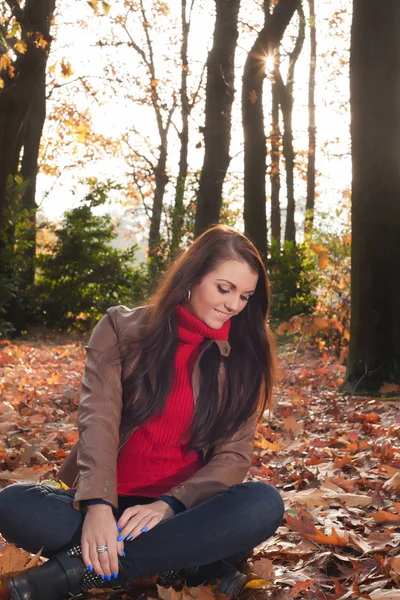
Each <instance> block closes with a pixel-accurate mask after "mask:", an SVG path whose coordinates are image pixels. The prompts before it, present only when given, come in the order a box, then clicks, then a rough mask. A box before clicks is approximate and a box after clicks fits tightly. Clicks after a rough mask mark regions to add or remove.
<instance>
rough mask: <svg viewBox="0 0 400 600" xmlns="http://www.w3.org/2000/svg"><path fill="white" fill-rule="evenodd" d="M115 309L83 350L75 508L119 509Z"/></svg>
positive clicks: (119, 386)
mask: <svg viewBox="0 0 400 600" xmlns="http://www.w3.org/2000/svg"><path fill="white" fill-rule="evenodd" d="M117 310H118V309H117V307H113V308H111V309H108V311H107V313H106V314H105V315H104V317H102V319H101V320H100V321H99V322H98V324H97V325H96V327H95V329H94V330H93V333H92V335H91V337H90V340H89V344H88V345H87V346H86V361H85V370H84V373H83V378H82V392H81V397H80V403H79V408H78V429H79V444H78V451H77V468H78V473H79V474H78V478H77V481H76V482H75V484H74V485H75V487H76V494H75V500H74V505H75V507H76V508H78V507H79V504H80V502H81V501H82V500H90V499H91V498H99V499H103V500H106V501H107V502H109V503H111V504H113V505H114V506H117V505H118V497H117V478H116V466H117V456H118V444H119V426H120V421H121V410H122V384H121V360H120V356H119V344H118V337H117V331H116V321H115V319H116V315H117Z"/></svg>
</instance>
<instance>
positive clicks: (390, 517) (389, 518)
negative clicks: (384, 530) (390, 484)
mask: <svg viewBox="0 0 400 600" xmlns="http://www.w3.org/2000/svg"><path fill="white" fill-rule="evenodd" d="M393 505H394V507H395V510H396V511H397V514H394V513H391V512H388V511H387V510H378V512H376V513H373V514H372V515H371V517H372V518H373V519H375V521H376V522H377V523H381V524H382V525H384V524H388V525H397V524H399V525H400V502H393Z"/></svg>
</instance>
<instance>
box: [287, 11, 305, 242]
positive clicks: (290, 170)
mask: <svg viewBox="0 0 400 600" xmlns="http://www.w3.org/2000/svg"><path fill="white" fill-rule="evenodd" d="M297 12H298V14H299V33H298V35H297V39H296V43H295V46H294V49H293V51H292V52H291V53H290V55H289V69H288V78H287V83H286V90H285V91H286V101H285V102H284V103H283V104H282V113H283V123H284V134H283V155H284V157H285V169H286V187H287V211H286V229H285V241H287V242H293V243H294V244H295V243H296V222H295V213H296V203H295V198H294V162H295V153H294V148H293V85H294V70H295V67H296V63H297V61H298V58H299V56H300V54H301V51H302V49H303V45H304V38H305V19H304V12H303V6H302V3H301V0H299V3H298V7H297Z"/></svg>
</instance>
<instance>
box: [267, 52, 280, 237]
mask: <svg viewBox="0 0 400 600" xmlns="http://www.w3.org/2000/svg"><path fill="white" fill-rule="evenodd" d="M278 65H279V61H278ZM271 95H272V111H271V116H272V129H271V175H270V179H271V238H272V239H274V240H275V241H276V243H277V245H278V248H280V245H281V207H280V201H279V194H280V189H281V176H280V159H281V156H280V155H281V131H280V127H279V92H278V84H277V82H276V80H275V78H274V80H273V81H272V86H271Z"/></svg>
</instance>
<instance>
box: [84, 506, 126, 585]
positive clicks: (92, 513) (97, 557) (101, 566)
mask: <svg viewBox="0 0 400 600" xmlns="http://www.w3.org/2000/svg"><path fill="white" fill-rule="evenodd" d="M117 536H118V530H117V524H116V522H115V517H114V515H113V512H112V509H111V506H107V505H105V504H94V505H92V506H88V508H87V512H86V516H85V521H84V523H83V528H82V558H83V562H84V563H85V565H86V566H87V568H88V569H89V571H92V570H93V571H95V573H97V575H100V577H103V578H106V579H107V581H110V580H111V577H114V578H115V579H116V577H117V575H118V555H120V556H123V555H124V545H123V542H117ZM98 546H107V552H101V553H100V554H99V553H98V552H97V547H98Z"/></svg>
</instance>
